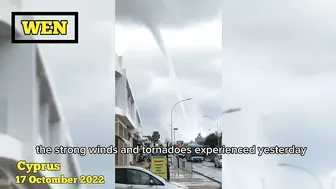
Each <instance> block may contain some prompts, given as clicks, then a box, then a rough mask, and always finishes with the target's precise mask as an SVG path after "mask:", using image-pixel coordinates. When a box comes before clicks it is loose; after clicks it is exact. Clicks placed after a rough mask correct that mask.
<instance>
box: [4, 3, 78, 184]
mask: <svg viewBox="0 0 336 189" xmlns="http://www.w3.org/2000/svg"><path fill="white" fill-rule="evenodd" d="M12 3H13V1H10V0H4V1H1V6H0V144H1V145H0V186H1V188H32V189H33V188H40V187H41V186H38V185H33V186H32V185H30V186H29V187H28V185H15V186H14V185H13V186H6V185H12V183H13V179H15V176H14V175H20V174H23V173H22V171H21V172H20V171H18V170H17V166H16V164H17V162H18V161H20V160H25V161H27V162H34V163H46V162H51V163H53V162H54V163H56V162H57V163H61V171H59V172H53V171H44V172H39V173H38V174H39V175H41V176H42V175H43V176H48V177H49V176H50V177H57V176H60V174H65V175H66V176H68V177H71V176H73V177H78V176H79V175H80V174H79V169H78V168H79V166H78V163H77V161H76V159H75V157H74V156H72V155H55V154H51V155H37V154H36V153H35V146H36V145H44V146H50V147H54V146H59V145H63V146H72V142H71V137H70V135H69V133H68V130H67V126H66V125H65V124H64V122H63V119H62V115H61V112H60V108H59V103H58V102H57V99H56V96H55V93H54V91H53V87H52V83H51V82H50V77H48V76H49V74H48V70H47V67H46V66H45V65H44V63H43V61H42V60H41V57H40V54H39V51H38V48H37V46H36V45H34V44H12V43H11V40H10V35H11V34H10V31H11V26H10V12H12V11H18V9H17V7H16V5H15V4H12ZM45 188H50V189H52V188H74V189H75V188H80V185H75V184H74V185H70V184H69V185H49V186H45Z"/></svg>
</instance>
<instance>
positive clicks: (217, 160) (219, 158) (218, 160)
mask: <svg viewBox="0 0 336 189" xmlns="http://www.w3.org/2000/svg"><path fill="white" fill-rule="evenodd" d="M222 159H223V156H222V154H217V155H216V157H215V159H214V163H215V167H220V168H221V167H222Z"/></svg>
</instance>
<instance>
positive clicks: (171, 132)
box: [170, 98, 191, 142]
mask: <svg viewBox="0 0 336 189" xmlns="http://www.w3.org/2000/svg"><path fill="white" fill-rule="evenodd" d="M188 100H191V98H186V99H184V100H180V101H178V102H176V103H175V105H174V106H173V108H172V109H171V112H170V141H171V142H173V111H174V109H175V107H176V106H177V105H178V104H179V103H181V102H184V101H188Z"/></svg>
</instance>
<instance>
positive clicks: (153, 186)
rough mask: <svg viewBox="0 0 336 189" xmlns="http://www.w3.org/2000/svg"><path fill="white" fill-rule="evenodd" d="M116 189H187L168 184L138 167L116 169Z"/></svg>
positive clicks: (176, 184) (175, 184)
mask: <svg viewBox="0 0 336 189" xmlns="http://www.w3.org/2000/svg"><path fill="white" fill-rule="evenodd" d="M115 176H116V178H115V183H116V185H115V188H116V189H127V188H130V189H187V188H188V187H186V186H182V185H180V184H178V183H174V182H168V181H166V180H164V179H163V178H161V177H159V176H157V175H155V174H153V173H152V172H150V171H148V170H146V169H144V168H141V167H136V166H116V167H115Z"/></svg>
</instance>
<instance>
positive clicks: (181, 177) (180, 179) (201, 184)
mask: <svg viewBox="0 0 336 189" xmlns="http://www.w3.org/2000/svg"><path fill="white" fill-rule="evenodd" d="M170 180H171V182H176V183H179V184H181V185H184V186H188V188H189V189H204V188H206V189H220V188H221V186H220V185H219V184H218V183H216V182H214V181H212V180H210V179H208V178H206V177H204V176H202V175H199V174H197V173H190V172H187V171H185V170H183V169H178V168H171V169H170Z"/></svg>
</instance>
